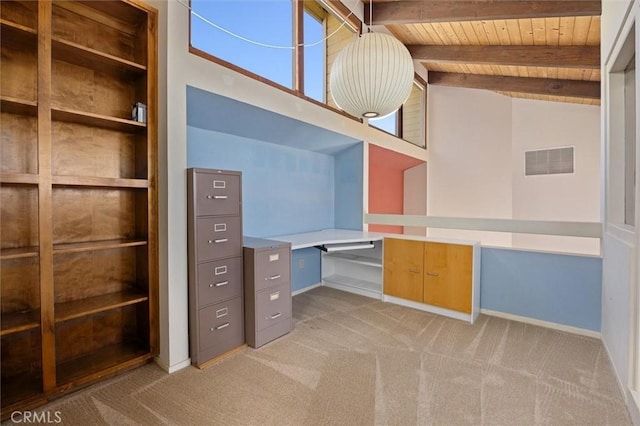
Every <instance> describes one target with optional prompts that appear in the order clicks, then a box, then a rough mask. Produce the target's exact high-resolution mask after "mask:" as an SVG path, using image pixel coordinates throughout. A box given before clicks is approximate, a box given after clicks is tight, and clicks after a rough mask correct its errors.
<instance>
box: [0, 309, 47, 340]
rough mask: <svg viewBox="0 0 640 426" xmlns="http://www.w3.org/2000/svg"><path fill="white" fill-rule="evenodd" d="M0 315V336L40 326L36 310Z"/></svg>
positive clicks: (38, 314)
mask: <svg viewBox="0 0 640 426" xmlns="http://www.w3.org/2000/svg"><path fill="white" fill-rule="evenodd" d="M0 317H1V319H0V321H2V329H1V330H0V336H1V337H4V336H8V335H9V334H14V333H20V332H22V331H28V330H33V329H36V328H38V327H40V321H39V319H40V313H39V311H37V310H28V311H24V312H13V313H10V314H2V315H1V316H0Z"/></svg>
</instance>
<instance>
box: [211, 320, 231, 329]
mask: <svg viewBox="0 0 640 426" xmlns="http://www.w3.org/2000/svg"><path fill="white" fill-rule="evenodd" d="M227 327H229V323H228V322H225V323H224V324H222V325H219V326H217V327H214V328H212V329H211V331H216V330H222V329H223V328H227Z"/></svg>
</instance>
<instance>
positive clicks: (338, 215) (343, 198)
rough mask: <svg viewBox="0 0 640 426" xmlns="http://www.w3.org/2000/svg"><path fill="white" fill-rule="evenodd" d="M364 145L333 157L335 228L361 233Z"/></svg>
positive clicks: (358, 145)
mask: <svg viewBox="0 0 640 426" xmlns="http://www.w3.org/2000/svg"><path fill="white" fill-rule="evenodd" d="M363 168H364V144H362V143H359V144H357V145H355V146H353V147H351V148H347V149H345V150H343V151H341V152H339V153H337V154H336V155H335V223H336V226H335V228H338V229H355V230H357V231H362V221H363V218H362V213H363V211H364V208H363V202H364V201H363V199H362V197H363V194H362V191H363V188H364V182H363V179H364V177H363Z"/></svg>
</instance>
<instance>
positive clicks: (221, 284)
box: [209, 281, 229, 287]
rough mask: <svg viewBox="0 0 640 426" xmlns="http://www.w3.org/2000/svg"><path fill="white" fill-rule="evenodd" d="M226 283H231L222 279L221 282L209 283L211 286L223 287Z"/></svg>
mask: <svg viewBox="0 0 640 426" xmlns="http://www.w3.org/2000/svg"><path fill="white" fill-rule="evenodd" d="M225 285H229V281H222V282H220V283H215V284H209V287H222V286H225Z"/></svg>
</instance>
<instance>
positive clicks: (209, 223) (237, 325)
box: [187, 168, 244, 366]
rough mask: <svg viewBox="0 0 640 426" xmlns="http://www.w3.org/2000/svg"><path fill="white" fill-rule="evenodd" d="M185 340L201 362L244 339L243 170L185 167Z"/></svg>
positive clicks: (192, 356) (227, 349)
mask: <svg viewBox="0 0 640 426" xmlns="http://www.w3.org/2000/svg"><path fill="white" fill-rule="evenodd" d="M187 182H188V188H187V196H188V235H189V237H188V238H189V246H188V255H189V344H190V351H191V362H192V363H193V364H194V365H197V366H201V365H202V364H203V363H205V362H207V361H209V360H211V359H212V358H215V357H217V356H219V355H222V354H224V353H225V352H228V351H230V350H231V349H234V348H236V347H238V346H241V345H243V344H244V312H243V299H242V296H243V291H242V288H243V286H242V175H241V173H240V172H231V171H224V170H209V169H196V168H191V169H188V170H187Z"/></svg>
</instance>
